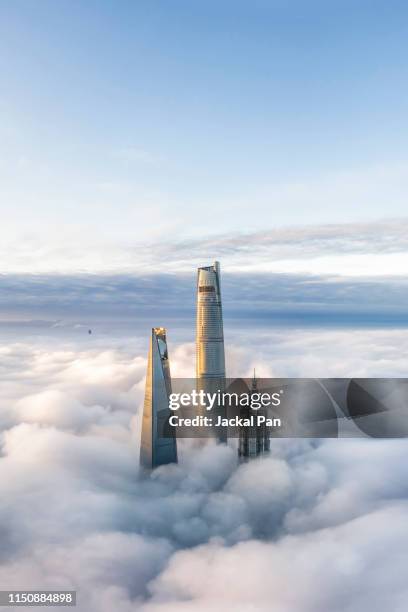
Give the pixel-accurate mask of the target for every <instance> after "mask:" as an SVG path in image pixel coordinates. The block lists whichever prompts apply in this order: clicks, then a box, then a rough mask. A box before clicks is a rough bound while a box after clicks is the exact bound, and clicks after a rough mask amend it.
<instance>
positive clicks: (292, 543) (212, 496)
mask: <svg viewBox="0 0 408 612" xmlns="http://www.w3.org/2000/svg"><path fill="white" fill-rule="evenodd" d="M399 336H400V338H399V340H398V337H397V332H393V331H389V332H387V331H383V332H379V331H377V332H369V331H367V332H360V333H359V334H351V333H347V332H336V333H335V332H326V333H320V334H319V333H317V332H303V333H300V332H299V333H297V334H295V333H294V334H293V335H291V336H290V335H289V336H287V337H286V338H285V337H284V336H283V335H281V336H280V344H279V342H278V340H279V338H278V337H277V336H274V335H273V334H271V335H270V336H268V334H264V340H265V343H264V344H263V347H264V349H263V353H262V354H260V355H258V356H257V359H259V360H260V361H262V363H264V367H265V368H266V367H268V368H270V369H271V370H274V369H279V370H280V375H285V374H286V375H288V374H292V375H307V371H309V373H310V370H313V369H320V371H321V370H322V368H323V367H325V368H326V369H325V373H327V374H330V373H332V374H334V375H335V374H337V375H340V373H341V372H344V370H345V369H346V367H353V362H352V361H351V362H349V363H348V365H347V366H346V365H345V363H344V361H345V359H346V353H347V350H348V351H349V350H350V347H352V349H353V355H354V359H355V365H357V364H360V372H362V371H363V370H365V373H367V374H369V373H372V371H373V370H375V368H376V367H377V363H376V361H377V359H378V357H379V356H380V355H383V358H384V359H385V361H384V363H383V366H384V368H385V369H387V368H388V369H389V370H390V371H391V370H392V369H393V368H394V369H395V370H396V371H399V370H398V368H399V369H400V370H402V369H403V367H404V363H405V360H404V359H402V358H401V352H402V350H405V345H404V340H403V337H402V334H401V333H399ZM250 342H251V338H246V340H245V342H244V339H243V338H241V342H240V347H237V346H232V347H231V348H230V351H229V353H230V354H229V361H228V363H229V364H230V366H231V367H234V368H235V369H236V371H237V373H240V371H241V372H242V373H246V372H243V369H244V368H245V367H246V368H248V369H249V368H250V367H252V365H254V363H256V360H255V359H254V357H248V356H251V355H253V350H252V348H251V343H250ZM398 342H399V343H398ZM329 346H332V350H331V351H330V350H328V347H329ZM191 351H192V347H191V345H185V346H181V345H180V346H178V347H171V357H172V366H173V371H174V373H177V374H178V375H182V374H186V373H190V372H187V371H186V370H188V367H189V362H190V363H191ZM257 365H258V364H257ZM145 366H146V359H145V355H144V354H141V355H140V356H136V357H135V355H134V353H133V351H132V350H131V349H130V348H129V346H127V345H126V346H123V345H118V346H117V347H116V348H115V349H110V350H107V349H105V348H104V347H102V346H94V347H93V348H90V347H89V346H87V347H86V348H85V344H84V343H83V344H81V345H80V346H77V347H76V348H75V347H74V346H73V344H69V345H68V344H67V345H66V346H65V347H62V348H61V347H59V348H58V349H56V348H55V347H53V346H50V345H45V344H40V343H37V344H36V345H29V344H26V343H25V344H16V345H8V346H6V347H3V348H2V370H3V371H2V378H3V380H4V381H5V382H4V385H2V387H1V404H0V415H1V425H2V430H1V436H0V449H1V451H0V453H1V454H0V525H1V527H0V538H1V549H0V583H1V584H2V585H3V588H8V589H37V588H50V589H51V588H52V589H58V588H61V589H76V590H78V609H79V610H80V611H81V612H82V611H83V612H85V611H86V612H94V611H95V612H97V611H98V612H99V611H101V612H108V611H109V612H110V611H111V610H118V611H119V612H128V611H136V610H142V611H143V612H156V611H160V612H172V611H173V610H174V611H176V610H177V611H178V610H187V611H193V610H194V611H195V610H208V609H214V610H229V609H234V610H242V611H244V610H245V611H246V610H259V611H262V612H263V611H264V610H265V611H266V610H268V611H269V610H272V611H273V612H312V611H313V612H316V611H317V612H327V610H330V611H334V612H340V611H346V612H366V611H367V612H368V611H370V612H372V611H373V610H374V611H377V610H383V609H388V610H393V611H395V612H402V611H403V610H405V607H406V606H404V603H405V601H406V595H407V593H406V586H405V582H404V580H405V569H404V568H405V567H406V562H407V560H408V559H407V557H408V553H407V550H408V547H407V544H408V542H407V539H408V533H407V529H406V521H407V497H408V486H407V481H406V476H405V468H404V465H405V458H406V454H407V451H408V443H407V442H406V441H404V440H400V441H397V440H396V441H373V440H338V441H336V440H334V441H327V442H320V443H315V442H313V441H308V440H301V441H300V440H299V441H297V440H291V441H285V440H281V441H277V442H274V444H273V445H272V451H271V455H270V456H269V457H268V458H264V459H261V460H257V461H252V462H250V463H247V464H243V465H238V464H237V461H236V455H235V451H234V450H233V449H232V448H228V447H216V446H211V445H210V446H207V447H204V448H201V449H191V448H188V446H183V447H181V448H180V459H181V461H180V464H179V465H178V466H165V467H162V468H160V469H158V470H156V471H154V472H153V473H152V474H151V475H150V476H148V477H145V476H142V475H140V474H138V416H137V415H138V414H140V406H141V402H142V398H143V377H144V372H145ZM259 367H261V364H259ZM344 374H345V375H346V374H347V373H346V372H344Z"/></svg>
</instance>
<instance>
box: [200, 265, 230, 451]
mask: <svg viewBox="0 0 408 612" xmlns="http://www.w3.org/2000/svg"><path fill="white" fill-rule="evenodd" d="M196 380H197V388H198V389H203V390H204V391H205V392H207V393H216V392H217V391H218V390H219V391H221V392H222V391H223V390H224V389H225V356H224V328H223V322H222V304H221V283H220V264H219V262H218V261H216V262H214V264H213V265H212V266H206V267H203V268H198V274H197V327H196ZM216 413H217V414H218V415H221V416H224V413H225V411H224V408H223V407H217V408H216V409H215V410H214V416H216ZM216 438H217V440H218V441H219V442H226V441H227V434H226V429H225V428H223V429H221V430H220V431H219V432H217V434H216Z"/></svg>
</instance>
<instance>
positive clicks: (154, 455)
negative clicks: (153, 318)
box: [140, 327, 177, 469]
mask: <svg viewBox="0 0 408 612" xmlns="http://www.w3.org/2000/svg"><path fill="white" fill-rule="evenodd" d="M170 393H171V379H170V365H169V357H168V350H167V341H166V330H165V329H164V328H163V327H154V328H153V329H152V334H151V338H150V349H149V360H148V365H147V375H146V388H145V399H144V407H143V422H142V437H141V445H140V465H141V466H142V467H143V468H146V469H152V468H155V467H157V466H159V465H163V464H166V463H177V443H176V438H175V436H171V435H170V433H171V432H168V434H167V437H164V435H163V434H164V431H165V428H166V425H167V420H168V418H169V416H170V413H171V412H170V409H169V395H170Z"/></svg>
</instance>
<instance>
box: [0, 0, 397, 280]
mask: <svg viewBox="0 0 408 612" xmlns="http://www.w3.org/2000/svg"><path fill="white" fill-rule="evenodd" d="M407 18H408V8H407V6H406V3H404V2H396V1H392V0H391V1H378V0H377V1H375V0H372V1H370V2H368V1H357V2H356V1H355V0H354V1H347V0H346V1H344V0H343V1H341V2H340V1H331V2H320V1H319V2H317V1H308V2H305V1H290V0H289V1H285V2H284V1H283V0H279V1H273V0H270V1H269V2H263V1H255V2H240V1H238V2H237V1H235V2H232V1H231V2H229V1H223V2H212V1H206V2H181V1H174V2H171V3H169V2H151V1H150V2H147V1H146V2H143V1H140V2H125V1H121V2H108V1H98V2H96V1H86V2H82V1H69V2H68V1H59V2H58V3H56V2H53V1H48V0H42V1H41V2H34V1H32V0H31V1H20V0H14V1H7V2H3V3H2V4H1V7H0V69H1V77H0V79H1V81H0V83H1V93H0V111H1V119H0V137H1V140H0V179H1V182H0V184H1V187H0V206H1V208H2V215H3V217H2V218H3V219H4V229H3V231H4V232H5V239H6V241H8V242H7V244H8V245H9V246H8V252H9V260H10V265H11V267H13V264H15V263H16V262H17V263H18V258H19V249H20V248H22V247H21V245H22V244H24V245H26V247H27V248H28V249H29V251H30V253H31V254H32V257H33V258H37V257H38V258H43V259H44V260H46V259H47V257H48V256H47V253H48V251H46V250H44V249H45V247H46V246H47V245H53V248H54V250H53V253H54V255H53V256H52V257H55V258H56V261H57V258H58V257H57V255H56V254H55V251H56V249H58V248H59V247H61V248H62V247H63V245H67V244H70V245H71V247H72V248H73V249H75V248H77V249H79V250H80V251H81V252H82V251H83V256H84V257H88V259H89V265H88V268H92V266H93V265H94V263H93V259H92V253H93V252H95V253H96V251H93V249H94V248H96V246H95V245H99V248H102V246H103V245H115V246H118V245H119V246H120V245H129V244H133V243H137V242H140V241H143V240H151V241H162V240H163V239H164V238H165V237H168V236H169V235H171V236H173V237H174V239H175V240H180V239H184V238H189V237H194V238H200V237H207V236H208V235H211V234H222V233H230V232H238V233H239V232H246V231H257V230H260V229H265V228H274V227H280V226H288V225H294V224H295V225H305V224H310V225H316V224H324V223H344V222H362V221H372V220H376V219H379V218H382V217H386V216H389V217H401V216H403V215H405V207H406V189H407V188H408V178H407V177H408V172H407V170H408V159H407V154H406V149H407V141H408V126H407V119H406V116H407V115H406V106H407V79H408V76H407V75H408V72H407V69H406V68H407V66H406V64H407V48H408V43H407V40H408V36H407V34H408V19H407ZM202 211H204V215H203V214H202ZM96 258H97V257H96ZM49 259H50V258H49V257H48V260H49ZM51 259H52V258H51ZM16 265H17V264H16ZM50 265H51V264H50ZM14 267H16V266H14ZM17 267H18V265H17ZM26 267H27V268H28V271H29V269H30V266H29V265H27V266H26ZM51 267H52V266H51Z"/></svg>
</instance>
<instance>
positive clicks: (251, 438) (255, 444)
mask: <svg viewBox="0 0 408 612" xmlns="http://www.w3.org/2000/svg"><path fill="white" fill-rule="evenodd" d="M239 382H240V383H241V385H242V384H243V385H245V387H247V385H246V384H245V383H244V382H243V381H239ZM247 389H248V387H247ZM239 392H240V393H243V392H245V391H242V390H240V391H239ZM251 394H258V386H257V381H256V377H255V370H254V377H253V379H252V385H251ZM252 413H253V412H252V411H251V409H250V408H249V407H244V408H241V412H240V417H241V418H243V419H248V418H249V417H250V416H251V414H252ZM256 414H257V415H258V416H261V415H263V416H267V415H266V412H265V410H264V409H262V408H261V409H259V410H257V412H256ZM270 435H271V434H270V430H269V427H267V426H266V425H265V424H264V423H263V424H262V425H254V426H253V427H241V430H240V435H239V444H238V457H239V458H240V459H241V460H242V461H246V460H247V459H249V458H251V457H258V456H259V455H263V454H265V453H269V451H270Z"/></svg>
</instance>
